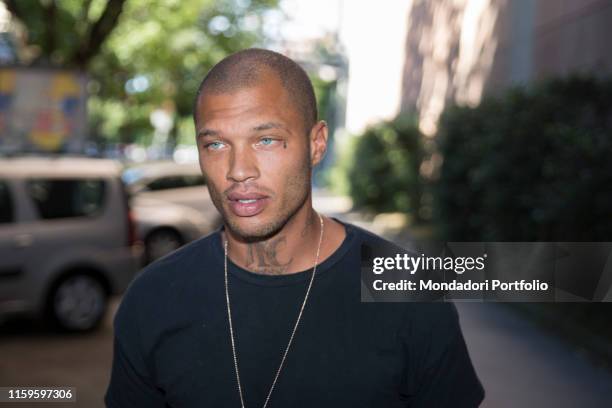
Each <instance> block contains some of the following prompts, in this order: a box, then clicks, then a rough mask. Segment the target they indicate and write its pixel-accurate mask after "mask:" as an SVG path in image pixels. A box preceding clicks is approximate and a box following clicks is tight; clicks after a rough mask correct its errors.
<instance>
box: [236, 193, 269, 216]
mask: <svg viewBox="0 0 612 408" xmlns="http://www.w3.org/2000/svg"><path fill="white" fill-rule="evenodd" d="M227 198H228V199H229V205H230V208H231V210H232V212H233V213H234V214H236V215H237V216H239V217H253V216H255V215H257V214H259V213H260V212H262V211H263V210H264V208H265V207H266V205H267V204H268V201H269V197H268V196H266V195H264V194H260V193H256V192H252V193H238V192H233V193H230V194H228V195H227Z"/></svg>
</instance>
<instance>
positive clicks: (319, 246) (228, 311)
mask: <svg viewBox="0 0 612 408" xmlns="http://www.w3.org/2000/svg"><path fill="white" fill-rule="evenodd" d="M317 215H318V216H319V222H320V224H321V232H320V235H319V245H318V246H317V252H316V255H315V260H314V267H313V269H312V276H311V277H310V283H309V284H308V289H306V295H305V296H304V301H303V302H302V307H301V308H300V312H299V313H298V317H297V320H296V321H295V325H294V326H293V331H292V332H291V336H290V337H289V342H288V343H287V347H286V348H285V352H284V353H283V358H282V359H281V362H280V364H279V366H278V370H276V375H275V376H274V381H272V385H271V386H270V390H269V391H268V396H267V397H266V401H265V402H264V404H263V408H266V407H267V405H268V401H270V396H271V395H272V391H274V387H275V386H276V381H277V380H278V377H279V376H280V373H281V370H282V369H283V364H284V363H285V359H286V358H287V354H288V353H289V349H290V348H291V343H292V342H293V337H294V336H295V333H296V331H297V328H298V326H299V324H300V320H301V319H302V313H303V312H304V308H305V306H306V302H307V301H308V295H309V294H310V288H312V283H313V282H314V277H315V273H316V272H317V265H318V263H319V254H320V251H321V243H322V242H323V226H324V225H323V217H321V215H320V214H318V213H317ZM223 251H224V254H225V261H224V274H225V301H226V305H227V320H228V323H229V331H230V340H231V345H232V354H233V357H234V369H235V372H236V383H237V386H238V394H239V395H240V406H241V408H245V404H244V395H243V392H242V383H241V382H240V371H239V370H238V356H237V354H236V342H235V340H234V326H233V324H232V309H231V305H230V298H229V288H228V286H229V285H228V279H227V239H226V240H225V241H224V242H223Z"/></svg>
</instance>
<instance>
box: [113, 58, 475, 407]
mask: <svg viewBox="0 0 612 408" xmlns="http://www.w3.org/2000/svg"><path fill="white" fill-rule="evenodd" d="M194 119H195V125H196V133H197V144H198V150H199V158H200V168H201V170H202V173H203V174H204V176H205V178H206V181H207V186H208V189H209V192H210V195H211V198H212V200H213V202H214V204H215V206H216V208H217V209H218V210H219V212H220V213H221V215H222V217H223V221H224V226H223V227H222V228H221V229H220V230H219V231H217V232H215V233H213V234H211V235H209V236H207V237H204V238H202V239H200V240H198V241H196V242H193V243H191V244H189V245H187V246H185V247H183V248H182V249H180V250H178V251H176V252H174V253H172V254H170V255H168V256H166V257H165V258H163V259H161V260H159V261H158V262H156V263H154V264H152V265H150V266H149V267H147V268H146V269H145V270H144V271H143V273H142V274H141V275H140V276H139V277H138V278H137V279H136V280H135V281H134V282H133V283H132V285H131V286H130V288H129V290H128V291H127V293H126V294H125V296H124V298H123V301H122V303H121V306H120V308H119V310H118V312H117V315H116V317H115V321H114V328H115V341H114V360H113V369H112V374H111V380H110V385H109V388H108V391H107V393H106V396H105V402H106V404H107V406H109V407H153V408H154V407H165V406H170V407H176V408H178V407H200V408H201V407H261V406H264V407H266V406H270V407H318V408H321V407H336V408H337V407H451V406H452V407H475V406H477V405H478V404H479V403H480V401H481V400H482V398H483V390H482V387H481V385H480V383H479V381H478V379H477V377H476V375H475V373H474V369H473V367H472V364H471V362H470V359H469V356H468V354H467V350H466V347H465V343H464V340H463V337H462V334H461V331H460V328H459V324H458V318H457V314H456V311H455V309H454V307H453V306H452V305H450V304H446V303H429V304H428V303H422V304H419V303H393V304H383V303H361V301H360V262H361V260H360V249H361V247H362V246H363V245H370V244H371V245H375V246H380V245H381V243H383V244H384V245H386V246H389V245H391V244H389V243H387V242H386V241H383V240H382V238H379V237H377V236H375V235H373V234H370V233H368V232H366V231H364V230H361V229H359V228H357V227H355V226H352V225H350V224H347V223H342V222H340V221H338V220H336V219H334V218H328V217H325V216H320V215H319V214H318V213H317V212H315V211H314V210H313V208H312V192H311V176H312V168H313V167H314V166H315V165H316V164H317V163H319V162H320V161H321V159H322V157H323V155H324V153H325V149H326V145H327V137H328V134H327V127H326V124H325V123H324V122H323V121H317V110H316V104H315V98H314V92H313V89H312V85H311V83H310V81H309V79H308V77H307V76H306V73H305V72H304V71H303V70H302V69H301V68H300V67H299V66H298V65H297V64H296V63H295V62H293V61H292V60H290V59H288V58H286V57H284V56H282V55H280V54H278V53H275V52H272V51H267V50H261V49H248V50H244V51H241V52H238V53H236V54H233V55H231V56H229V57H227V58H225V59H224V60H222V61H221V62H220V63H218V64H217V65H216V66H215V67H214V68H213V69H212V70H211V71H210V72H209V73H208V75H207V76H206V78H204V81H203V82H202V85H201V86H200V89H199V92H198V96H197V98H196V104H195V111H194Z"/></svg>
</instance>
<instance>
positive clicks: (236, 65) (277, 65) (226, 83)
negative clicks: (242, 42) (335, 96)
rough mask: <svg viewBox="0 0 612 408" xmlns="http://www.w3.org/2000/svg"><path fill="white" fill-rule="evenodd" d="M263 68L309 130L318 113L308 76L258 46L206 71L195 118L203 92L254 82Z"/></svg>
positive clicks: (234, 88)
mask: <svg viewBox="0 0 612 408" xmlns="http://www.w3.org/2000/svg"><path fill="white" fill-rule="evenodd" d="M266 70H269V71H271V72H272V73H273V74H276V75H278V77H279V79H280V81H281V83H282V86H283V88H284V89H285V91H286V92H287V95H288V96H289V99H290V100H291V101H292V102H293V103H294V104H295V105H296V106H295V107H296V108H297V110H298V112H300V114H301V115H302V118H303V122H304V129H305V131H306V132H308V131H309V130H310V129H311V128H312V127H313V126H314V124H315V123H316V121H317V117H318V113H317V101H316V99H315V93H314V89H313V87H312V83H311V82H310V78H308V75H307V74H306V71H304V69H303V68H302V67H300V66H299V65H298V64H297V63H296V62H295V61H293V60H292V59H290V58H287V57H285V56H284V55H282V54H279V53H278V52H274V51H270V50H264V49H261V48H248V49H246V50H242V51H238V52H236V53H234V54H231V55H229V56H227V57H225V58H224V59H222V60H221V61H220V62H218V63H217V64H216V65H215V66H214V67H212V69H211V70H210V71H208V74H206V76H205V77H204V79H203V80H202V83H201V84H200V87H199V88H198V92H197V94H196V98H195V103H194V110H193V118H194V121H196V120H197V105H198V100H199V99H200V96H201V95H202V94H203V93H209V92H210V93H212V94H220V93H231V92H235V91H238V90H240V89H242V88H247V87H250V86H255V85H257V83H258V82H259V81H260V80H261V76H262V74H264V73H265V72H266Z"/></svg>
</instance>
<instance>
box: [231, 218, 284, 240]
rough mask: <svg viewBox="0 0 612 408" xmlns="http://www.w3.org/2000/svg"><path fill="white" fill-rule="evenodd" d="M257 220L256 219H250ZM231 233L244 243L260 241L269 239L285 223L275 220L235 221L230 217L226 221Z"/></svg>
mask: <svg viewBox="0 0 612 408" xmlns="http://www.w3.org/2000/svg"><path fill="white" fill-rule="evenodd" d="M252 218H257V217H252ZM226 223H227V225H228V227H229V228H230V229H231V230H232V232H233V233H234V234H235V235H237V236H239V237H240V238H242V239H243V240H245V241H261V240H265V239H268V238H270V237H271V236H273V235H275V234H276V233H277V232H278V231H280V230H281V229H282V228H283V226H284V225H285V223H286V221H283V220H280V219H277V220H268V221H265V220H261V221H259V220H254V219H249V220H246V219H236V218H234V217H230V218H228V219H227V221H226Z"/></svg>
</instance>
